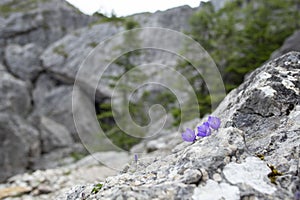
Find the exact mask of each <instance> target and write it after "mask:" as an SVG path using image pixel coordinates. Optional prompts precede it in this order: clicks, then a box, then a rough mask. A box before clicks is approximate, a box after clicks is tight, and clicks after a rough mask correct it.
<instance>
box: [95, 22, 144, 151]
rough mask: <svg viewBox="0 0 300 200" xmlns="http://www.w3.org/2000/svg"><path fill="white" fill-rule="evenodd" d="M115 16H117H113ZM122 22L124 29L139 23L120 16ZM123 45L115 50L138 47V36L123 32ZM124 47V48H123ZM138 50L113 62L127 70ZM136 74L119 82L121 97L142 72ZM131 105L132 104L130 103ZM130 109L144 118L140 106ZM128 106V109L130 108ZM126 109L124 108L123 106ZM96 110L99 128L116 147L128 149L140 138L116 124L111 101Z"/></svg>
mask: <svg viewBox="0 0 300 200" xmlns="http://www.w3.org/2000/svg"><path fill="white" fill-rule="evenodd" d="M114 18H117V17H114ZM113 20H115V21H118V20H119V19H113ZM119 21H121V22H122V25H123V26H124V28H125V30H128V31H129V30H131V29H134V28H137V27H139V24H138V23H137V22H136V21H134V20H132V19H130V18H126V19H124V18H122V19H121V18H120V20H119ZM124 37H125V38H124V45H122V46H116V47H115V50H117V51H118V50H121V51H122V52H124V51H126V50H127V48H132V49H135V48H138V47H139V41H138V39H137V38H138V37H137V35H136V33H132V32H127V33H125V36H124ZM123 48H124V49H123ZM138 55H139V52H138V51H130V52H128V53H125V54H124V55H122V56H121V57H119V58H118V59H117V60H116V61H115V62H114V63H115V64H117V65H118V66H119V67H121V68H122V69H123V71H124V72H128V71H129V70H131V69H133V68H134V67H135V65H134V64H133V62H132V58H134V57H135V56H138ZM136 73H137V74H136V76H130V77H129V78H131V79H128V78H127V79H126V80H125V81H124V82H123V83H121V84H120V85H119V86H118V88H119V90H120V91H119V92H120V93H121V95H122V96H123V98H128V95H129V91H130V90H131V89H132V88H131V86H130V84H128V83H134V82H136V81H139V78H141V77H143V76H142V74H140V73H139V71H137V72H136ZM122 75H123V74H121V75H118V76H110V77H109V78H110V79H111V80H114V81H118V80H119V79H120V78H121V76H122ZM110 87H112V88H114V87H115V84H111V85H110ZM131 105H132V104H131ZM130 108H131V111H130V112H134V113H135V114H136V113H137V112H139V119H145V118H146V117H145V115H143V112H141V107H138V106H130ZM130 108H129V109H130ZM124 109H126V108H124ZM96 110H98V113H99V114H98V116H97V118H98V121H99V123H100V126H101V128H102V129H103V131H104V133H105V134H106V136H107V137H108V138H109V139H110V140H111V141H112V142H113V143H114V144H115V145H116V146H118V147H120V148H122V149H124V150H130V148H131V147H132V146H134V145H135V144H138V143H139V142H140V141H141V139H140V138H137V137H134V136H131V135H128V134H127V133H125V132H124V131H123V130H121V129H120V128H119V127H118V125H117V124H116V122H115V120H114V117H113V112H112V108H111V103H110V102H109V103H107V102H102V103H100V104H99V105H97V108H96ZM142 134H143V133H133V135H139V136H141V137H142V136H143V135H142Z"/></svg>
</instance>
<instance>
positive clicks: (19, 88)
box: [0, 71, 32, 117]
mask: <svg viewBox="0 0 300 200" xmlns="http://www.w3.org/2000/svg"><path fill="white" fill-rule="evenodd" d="M31 109H32V106H31V96H30V91H29V88H28V86H27V84H26V83H25V82H24V81H21V80H19V79H17V78H15V77H14V76H12V75H10V74H9V73H8V72H6V71H0V111H1V113H6V112H7V113H15V114H18V115H19V116H22V117H25V116H27V115H28V114H29V113H30V111H31Z"/></svg>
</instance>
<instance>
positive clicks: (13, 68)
mask: <svg viewBox="0 0 300 200" xmlns="http://www.w3.org/2000/svg"><path fill="white" fill-rule="evenodd" d="M41 53H42V48H40V47H38V46H37V45H35V44H33V43H31V44H27V45H25V46H23V47H22V46H19V45H13V44H12V45H8V46H7V47H6V49H5V61H6V64H7V66H8V68H9V71H10V72H11V73H13V74H14V75H15V76H17V77H19V78H21V79H22V80H27V81H33V80H34V79H36V77H37V76H38V75H39V72H40V71H41V70H42V67H41V65H40V60H39V57H40V54H41Z"/></svg>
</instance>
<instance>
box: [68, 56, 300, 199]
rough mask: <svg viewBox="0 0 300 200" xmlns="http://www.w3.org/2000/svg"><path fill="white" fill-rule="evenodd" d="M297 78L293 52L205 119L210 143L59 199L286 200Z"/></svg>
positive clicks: (293, 155)
mask: <svg viewBox="0 0 300 200" xmlns="http://www.w3.org/2000/svg"><path fill="white" fill-rule="evenodd" d="M299 76H300V53H296V52H292V53H289V54H286V55H284V56H282V57H280V58H278V59H275V60H272V61H270V62H269V63H266V64H265V65H264V66H262V67H261V68H258V69H257V70H255V71H254V72H253V73H251V74H250V76H248V78H247V79H246V80H245V82H244V83H243V84H242V85H241V86H240V87H238V88H237V89H235V90H233V91H232V92H231V93H230V94H228V96H227V97H226V98H225V99H224V101H223V102H222V103H221V104H220V105H219V107H218V108H217V109H216V111H215V112H214V113H212V115H214V116H217V117H220V118H221V121H222V124H221V128H220V129H219V130H218V131H214V132H213V134H212V135H211V136H209V137H206V138H202V139H200V138H199V139H198V140H197V141H196V142H195V143H187V142H183V141H182V143H181V144H179V145H177V146H174V147H173V150H172V153H170V154H169V155H167V156H162V157H157V156H155V157H151V156H147V154H144V155H141V156H140V158H139V159H138V161H137V162H133V163H131V164H130V165H129V166H128V167H127V168H125V169H124V170H123V173H121V174H120V175H118V176H114V177H109V178H107V179H106V181H105V182H104V185H103V187H102V189H101V190H100V191H99V192H98V193H97V194H91V192H90V189H89V188H91V187H93V186H87V187H80V188H82V189H80V188H79V187H75V188H74V189H73V190H71V191H70V192H69V193H68V195H67V197H66V199H68V200H72V199H76V198H75V197H80V196H82V194H83V193H84V195H85V197H86V199H114V198H116V199H117V198H119V199H129V198H133V199H155V198H156V199H214V198H216V199H220V198H226V199H233V200H234V199H244V198H255V199H292V198H293V197H294V194H295V193H296V192H297V190H298V192H299V184H300V178H299V174H298V173H299V167H300V163H299V152H300V149H299V142H300V137H299V133H300V124H299V117H300V107H299V103H300V102H299V100H300V94H299V90H300V88H299V86H300V84H299V83H300V82H299ZM191 128H192V127H191ZM174 137H178V138H180V137H181V135H180V133H178V134H177V136H174ZM158 152H159V150H158ZM85 188H87V189H85ZM212 194H213V195H212Z"/></svg>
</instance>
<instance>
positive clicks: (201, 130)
mask: <svg viewBox="0 0 300 200" xmlns="http://www.w3.org/2000/svg"><path fill="white" fill-rule="evenodd" d="M197 128H198V133H197V136H199V137H206V136H209V135H210V134H211V130H210V128H209V123H208V122H204V123H203V124H202V125H201V126H198V127H197Z"/></svg>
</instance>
